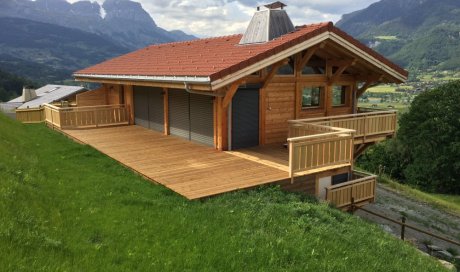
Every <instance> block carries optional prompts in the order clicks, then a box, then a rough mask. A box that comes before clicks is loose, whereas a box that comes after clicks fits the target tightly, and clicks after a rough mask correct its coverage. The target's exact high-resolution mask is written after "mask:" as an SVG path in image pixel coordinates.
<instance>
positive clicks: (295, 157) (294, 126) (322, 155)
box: [287, 120, 354, 180]
mask: <svg viewBox="0 0 460 272" xmlns="http://www.w3.org/2000/svg"><path fill="white" fill-rule="evenodd" d="M353 133H354V131H353V130H351V129H344V128H336V127H328V126H323V125H317V124H309V123H305V122H303V121H302V120H300V121H296V120H293V121H289V138H288V140H287V141H288V147H289V176H290V178H291V180H293V179H294V178H295V176H303V175H309V174H312V173H317V172H321V171H326V170H331V169H335V168H341V167H345V166H352V164H353V149H354V144H353Z"/></svg>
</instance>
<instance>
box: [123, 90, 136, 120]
mask: <svg viewBox="0 0 460 272" xmlns="http://www.w3.org/2000/svg"><path fill="white" fill-rule="evenodd" d="M123 93H124V100H125V105H126V110H127V112H128V122H129V124H130V125H134V90H133V86H132V85H124V87H123Z"/></svg>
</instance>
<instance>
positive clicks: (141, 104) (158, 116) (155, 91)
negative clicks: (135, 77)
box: [133, 86, 164, 132]
mask: <svg viewBox="0 0 460 272" xmlns="http://www.w3.org/2000/svg"><path fill="white" fill-rule="evenodd" d="M133 90H134V120H135V122H136V125H139V126H143V127H145V128H149V129H152V130H156V131H160V132H163V130H164V111H163V91H162V89H159V88H151V87H140V86H134V89H133Z"/></svg>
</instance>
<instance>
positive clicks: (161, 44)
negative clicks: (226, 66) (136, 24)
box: [146, 34, 243, 48]
mask: <svg viewBox="0 0 460 272" xmlns="http://www.w3.org/2000/svg"><path fill="white" fill-rule="evenodd" d="M241 35H243V34H231V35H224V36H216V37H207V38H200V39H194V40H187V41H177V42H168V43H158V44H151V45H149V46H147V47H146V48H150V47H159V46H170V45H176V44H177V45H179V44H187V43H196V42H201V41H210V40H217V39H228V38H234V37H237V36H241Z"/></svg>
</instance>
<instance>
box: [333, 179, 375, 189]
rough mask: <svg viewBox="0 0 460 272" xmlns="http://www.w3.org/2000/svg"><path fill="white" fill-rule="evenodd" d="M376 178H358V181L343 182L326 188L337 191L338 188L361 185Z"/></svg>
mask: <svg viewBox="0 0 460 272" xmlns="http://www.w3.org/2000/svg"><path fill="white" fill-rule="evenodd" d="M376 178H377V176H375V175H371V176H367V177H363V178H359V179H354V180H351V181H347V182H344V183H340V184H336V185H332V186H329V187H327V188H328V189H329V190H333V189H338V188H342V187H347V186H350V185H353V184H356V183H361V182H363V181H368V180H371V179H376Z"/></svg>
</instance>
